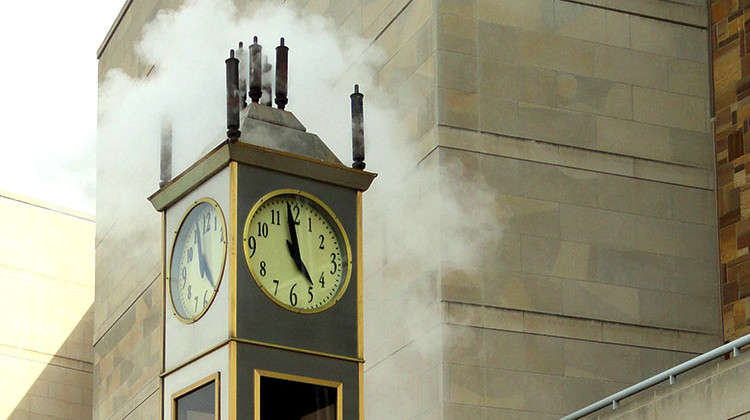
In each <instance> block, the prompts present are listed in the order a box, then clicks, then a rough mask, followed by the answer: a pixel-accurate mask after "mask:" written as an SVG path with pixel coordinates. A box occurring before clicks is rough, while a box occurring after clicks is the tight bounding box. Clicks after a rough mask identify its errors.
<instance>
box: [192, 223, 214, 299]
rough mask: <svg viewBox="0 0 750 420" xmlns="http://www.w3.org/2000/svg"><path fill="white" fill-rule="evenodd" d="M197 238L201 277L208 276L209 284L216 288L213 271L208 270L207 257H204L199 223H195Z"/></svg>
mask: <svg viewBox="0 0 750 420" xmlns="http://www.w3.org/2000/svg"><path fill="white" fill-rule="evenodd" d="M195 237H196V238H197V240H198V266H199V267H200V272H201V277H205V276H206V275H208V282H209V283H210V284H211V287H215V286H214V279H213V276H211V271H210V270H209V269H208V262H207V261H206V256H205V255H203V247H202V246H201V235H200V226H199V225H198V223H197V222H196V223H195Z"/></svg>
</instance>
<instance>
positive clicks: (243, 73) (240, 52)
mask: <svg viewBox="0 0 750 420" xmlns="http://www.w3.org/2000/svg"><path fill="white" fill-rule="evenodd" d="M237 58H238V59H239V60H240V71H239V75H240V98H242V107H243V108H244V107H246V106H247V78H248V77H249V76H250V70H249V66H248V64H249V63H248V58H247V52H246V50H245V48H243V45H242V41H240V47H239V48H238V49H237Z"/></svg>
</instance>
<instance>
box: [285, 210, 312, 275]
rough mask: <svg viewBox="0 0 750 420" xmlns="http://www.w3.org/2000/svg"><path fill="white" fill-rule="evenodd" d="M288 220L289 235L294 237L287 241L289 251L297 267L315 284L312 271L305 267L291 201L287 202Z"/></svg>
mask: <svg viewBox="0 0 750 420" xmlns="http://www.w3.org/2000/svg"><path fill="white" fill-rule="evenodd" d="M286 221H287V226H288V227H289V236H290V237H291V239H292V241H291V242H289V241H286V244H287V247H288V248H289V252H290V253H291V254H292V259H294V263H295V264H296V265H297V269H298V270H299V271H301V272H302V273H303V274H304V275H305V278H307V281H309V282H310V285H313V281H312V279H311V278H310V273H308V271H307V267H305V263H304V262H303V261H302V256H301V255H300V251H299V240H298V239H297V228H296V227H295V225H296V224H295V223H294V216H293V215H292V205H291V204H290V203H289V202H287V203H286Z"/></svg>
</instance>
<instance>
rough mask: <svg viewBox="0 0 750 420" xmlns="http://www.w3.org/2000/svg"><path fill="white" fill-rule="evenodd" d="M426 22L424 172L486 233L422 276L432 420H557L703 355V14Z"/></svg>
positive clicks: (707, 143) (515, 11)
mask: <svg viewBox="0 0 750 420" xmlns="http://www.w3.org/2000/svg"><path fill="white" fill-rule="evenodd" d="M436 4H437V8H436V11H435V12H436V16H437V23H436V30H437V33H438V35H437V39H438V42H437V46H436V49H437V62H436V63H437V64H436V66H437V71H436V73H437V87H438V89H437V99H436V104H437V115H438V120H437V124H436V125H437V134H436V142H437V146H438V147H437V149H436V152H435V153H436V154H437V157H436V159H437V160H438V162H439V164H441V165H442V164H445V165H453V166H455V165H456V164H458V165H460V166H461V167H463V168H464V172H465V173H475V174H477V175H476V178H475V179H476V180H477V182H479V181H484V183H485V186H488V187H489V188H484V189H480V188H477V189H473V190H470V191H469V192H467V193H466V196H465V198H466V199H467V200H469V202H471V203H477V204H478V205H481V204H480V203H483V204H486V203H490V204H494V205H496V206H497V208H498V213H497V214H498V217H499V218H501V220H502V221H503V228H502V231H501V232H498V234H497V237H498V238H500V239H499V240H498V241H497V243H496V245H495V246H494V247H490V248H488V250H487V256H486V259H485V260H484V262H483V264H482V265H481V266H479V267H476V266H475V267H451V266H450V265H449V264H442V265H441V268H440V289H441V292H442V293H441V299H442V301H443V302H444V303H445V305H446V312H447V315H446V318H445V326H444V329H443V333H444V335H443V340H444V341H443V342H444V347H443V352H444V354H443V362H444V370H443V373H444V380H443V384H444V390H443V394H442V396H443V398H444V406H445V417H444V418H456V419H458V418H470V417H481V416H485V417H486V418H493V419H495V418H500V419H505V418H508V419H511V418H513V419H517V418H524V419H553V418H557V417H556V416H557V415H559V414H566V413H569V412H572V411H575V410H576V409H577V408H580V407H582V406H584V405H586V404H588V403H590V402H593V401H595V400H597V399H598V398H600V397H603V396H605V395H607V394H610V393H613V392H615V391H617V390H620V389H623V388H625V387H626V386H627V385H628V384H631V383H634V382H637V381H639V380H641V379H643V378H645V377H648V376H650V375H651V374H654V373H656V372H658V371H660V370H663V369H665V368H667V367H669V366H672V365H674V364H677V363H678V362H679V361H681V360H683V359H685V358H688V357H690V356H691V355H694V354H696V353H700V352H702V351H704V350H706V349H708V348H711V347H712V346H714V345H716V344H719V342H720V338H721V336H720V333H721V330H720V328H721V324H720V310H719V294H718V285H717V284H718V270H717V263H716V258H717V244H716V216H715V211H714V205H713V200H714V164H713V161H712V158H711V156H712V153H713V151H712V145H711V139H710V135H709V111H710V110H709V84H708V75H709V72H708V48H707V31H706V22H707V10H706V7H705V4H704V2H702V1H687V0H686V1H678V2H667V1H643V2H631V1H609V2H595V1H564V0H558V1H552V0H532V1H523V2H519V1H513V0H495V1H489V0H488V1H482V0H476V1H464V2H437V3H436ZM459 5H460V6H459ZM449 182H451V181H450V178H448V177H446V180H445V181H443V183H449Z"/></svg>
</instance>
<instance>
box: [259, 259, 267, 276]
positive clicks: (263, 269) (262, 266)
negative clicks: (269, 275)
mask: <svg viewBox="0 0 750 420" xmlns="http://www.w3.org/2000/svg"><path fill="white" fill-rule="evenodd" d="M260 275H261V276H263V277H265V276H266V262H265V261H261V262H260Z"/></svg>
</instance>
